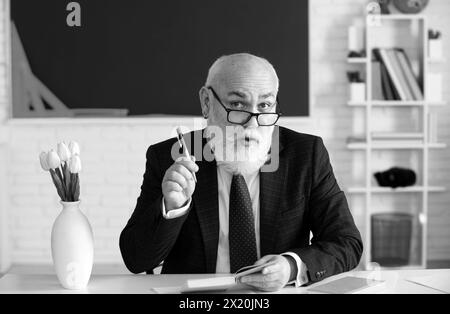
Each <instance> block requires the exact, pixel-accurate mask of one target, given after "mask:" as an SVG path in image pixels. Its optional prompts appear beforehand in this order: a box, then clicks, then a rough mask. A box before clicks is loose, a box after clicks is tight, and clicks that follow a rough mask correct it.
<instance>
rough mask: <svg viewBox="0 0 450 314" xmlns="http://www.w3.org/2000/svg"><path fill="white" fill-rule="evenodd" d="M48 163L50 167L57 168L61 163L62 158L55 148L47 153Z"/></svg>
mask: <svg viewBox="0 0 450 314" xmlns="http://www.w3.org/2000/svg"><path fill="white" fill-rule="evenodd" d="M47 164H48V166H49V167H50V169H57V168H58V167H59V166H60V165H61V159H59V156H58V154H57V153H56V152H55V151H54V150H53V149H52V150H50V151H49V152H48V154H47Z"/></svg>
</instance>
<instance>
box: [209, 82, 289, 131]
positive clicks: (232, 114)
mask: <svg viewBox="0 0 450 314" xmlns="http://www.w3.org/2000/svg"><path fill="white" fill-rule="evenodd" d="M207 88H208V89H210V90H211V91H212V93H213V95H214V97H215V98H216V99H217V101H218V102H219V103H220V104H221V105H222V107H223V109H225V111H226V112H227V120H228V122H230V123H232V124H239V125H244V124H246V123H247V122H248V121H250V120H251V118H253V117H256V121H257V122H258V125H259V126H272V125H275V124H276V123H277V121H278V119H279V118H280V116H281V113H276V112H259V113H253V112H249V111H245V110H234V109H230V108H227V107H226V106H225V105H224V104H223V103H222V101H221V100H220V98H219V96H218V95H217V93H216V92H215V91H214V89H213V88H212V87H211V86H208V87H207ZM276 105H278V98H277V102H276Z"/></svg>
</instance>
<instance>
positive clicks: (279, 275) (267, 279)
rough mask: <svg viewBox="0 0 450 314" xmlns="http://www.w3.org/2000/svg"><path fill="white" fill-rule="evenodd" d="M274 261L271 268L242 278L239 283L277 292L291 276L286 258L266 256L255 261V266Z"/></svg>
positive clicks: (268, 267)
mask: <svg viewBox="0 0 450 314" xmlns="http://www.w3.org/2000/svg"><path fill="white" fill-rule="evenodd" d="M272 261H275V262H276V263H275V264H274V265H271V266H267V267H265V268H263V270H262V272H261V273H259V274H252V275H247V276H244V277H242V278H241V279H240V282H241V283H244V284H246V285H249V286H252V287H255V288H257V289H259V290H263V291H277V290H280V289H281V288H283V287H284V286H285V285H286V284H287V283H288V282H289V278H290V276H291V267H290V265H289V262H288V260H287V258H286V257H284V256H281V255H266V256H264V257H262V258H261V259H259V260H258V261H256V263H255V265H261V264H264V263H267V262H272Z"/></svg>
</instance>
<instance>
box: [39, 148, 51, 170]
mask: <svg viewBox="0 0 450 314" xmlns="http://www.w3.org/2000/svg"><path fill="white" fill-rule="evenodd" d="M39 161H40V163H41V167H42V169H44V171H49V170H50V166H49V165H48V162H47V153H46V152H42V153H41V154H40V155H39Z"/></svg>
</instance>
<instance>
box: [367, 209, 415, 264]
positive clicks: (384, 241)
mask: <svg viewBox="0 0 450 314" xmlns="http://www.w3.org/2000/svg"><path fill="white" fill-rule="evenodd" d="M412 222H413V216H412V215H410V214H402V213H386V214H374V215H372V217H371V227H372V234H371V238H372V239H371V240H372V241H371V242H372V250H371V255H372V259H371V262H376V263H378V264H380V266H385V267H399V266H405V265H408V264H409V260H410V249H411V236H412Z"/></svg>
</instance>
